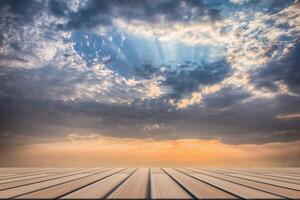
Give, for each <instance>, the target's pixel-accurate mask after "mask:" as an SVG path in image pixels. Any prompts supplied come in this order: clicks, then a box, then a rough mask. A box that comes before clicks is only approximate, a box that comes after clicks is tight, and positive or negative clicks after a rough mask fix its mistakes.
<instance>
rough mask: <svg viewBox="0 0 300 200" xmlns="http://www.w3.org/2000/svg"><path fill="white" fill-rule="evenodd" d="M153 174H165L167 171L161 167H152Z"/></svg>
mask: <svg viewBox="0 0 300 200" xmlns="http://www.w3.org/2000/svg"><path fill="white" fill-rule="evenodd" d="M150 173H151V174H164V173H165V172H164V171H163V170H162V169H161V168H159V167H153V168H150Z"/></svg>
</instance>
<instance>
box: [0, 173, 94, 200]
mask: <svg viewBox="0 0 300 200" xmlns="http://www.w3.org/2000/svg"><path fill="white" fill-rule="evenodd" d="M87 175H89V174H85V173H81V174H76V175H73V176H68V177H63V178H58V179H54V180H49V181H44V182H41V183H35V184H30V185H26V186H21V187H17V188H12V189H8V190H2V191H0V198H12V197H16V196H19V195H22V194H25V193H29V192H33V191H36V190H40V189H43V188H46V187H50V186H53V185H57V184H61V183H64V182H67V181H71V180H74V179H78V178H82V177H85V176H87ZM40 198H41V197H40Z"/></svg>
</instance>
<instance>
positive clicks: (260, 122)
mask: <svg viewBox="0 0 300 200" xmlns="http://www.w3.org/2000/svg"><path fill="white" fill-rule="evenodd" d="M247 98H248V94H247V93H243V92H242V91H241V90H240V89H233V88H231V89H230V88H227V89H223V90H221V91H219V92H217V93H215V94H214V95H211V96H209V97H207V98H205V99H204V102H205V104H206V106H204V107H197V106H192V107H190V108H188V109H183V110H177V109H174V108H172V107H171V106H170V105H169V104H165V103H163V100H162V99H160V100H148V101H136V102H134V103H132V104H131V105H126V104H120V105H118V104H111V103H99V102H95V101H78V100H75V101H59V100H41V99H28V98H22V97H13V96H12V97H3V96H2V97H1V98H0V111H1V113H2V114H1V125H0V126H1V127H0V128H1V133H5V134H13V135H16V134H18V135H23V136H30V137H37V136H39V137H43V136H45V137H49V136H51V137H61V136H63V135H66V134H70V133H74V132H75V133H77V132H80V133H84V132H87V133H101V134H104V135H107V136H113V137H133V138H145V137H146V138H148V137H152V138H156V139H178V138H200V139H216V138H218V139H220V140H221V141H223V142H225V143H235V144H241V143H256V144H258V143H267V142H279V141H293V140H297V139H300V135H299V131H298V130H299V129H300V125H299V123H298V122H299V121H297V120H278V119H277V118H276V117H275V116H277V115H278V114H282V113H290V112H291V110H294V111H295V110H296V111H297V110H298V111H299V110H300V98H298V97H291V96H280V97H278V98H276V99H275V100H274V101H273V102H272V104H270V103H269V101H268V100H260V101H254V102H251V103H247V104H243V103H242V101H243V100H246V99H247ZM273 104H275V105H276V107H275V108H274V106H273ZM229 106H231V107H230V108H229V109H225V110H222V108H228V107H229ZM183 132H184V134H182V133H183ZM6 137H7V136H6Z"/></svg>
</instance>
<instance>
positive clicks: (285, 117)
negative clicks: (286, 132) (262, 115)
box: [276, 113, 300, 120]
mask: <svg viewBox="0 0 300 200" xmlns="http://www.w3.org/2000/svg"><path fill="white" fill-rule="evenodd" d="M276 118H277V119H280V120H297V119H299V118H300V113H292V114H281V115H277V116H276Z"/></svg>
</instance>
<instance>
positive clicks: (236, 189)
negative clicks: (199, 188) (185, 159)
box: [190, 173, 280, 199]
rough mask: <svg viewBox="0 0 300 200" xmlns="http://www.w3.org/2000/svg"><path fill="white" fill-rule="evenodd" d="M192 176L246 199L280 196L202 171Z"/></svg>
mask: <svg viewBox="0 0 300 200" xmlns="http://www.w3.org/2000/svg"><path fill="white" fill-rule="evenodd" d="M190 175H191V176H193V177H195V178H198V179H200V180H202V181H204V182H206V183H210V184H212V185H214V186H216V187H218V188H222V189H223V190H226V191H228V192H230V193H232V194H235V195H237V196H239V197H242V198H245V199H259V198H260V199H279V198H280V197H279V196H276V195H272V194H269V193H266V192H262V191H258V190H256V189H253V188H249V187H246V186H242V185H239V184H236V183H232V182H229V181H225V180H222V179H219V178H215V177H212V176H208V175H205V174H200V173H192V174H190Z"/></svg>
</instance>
